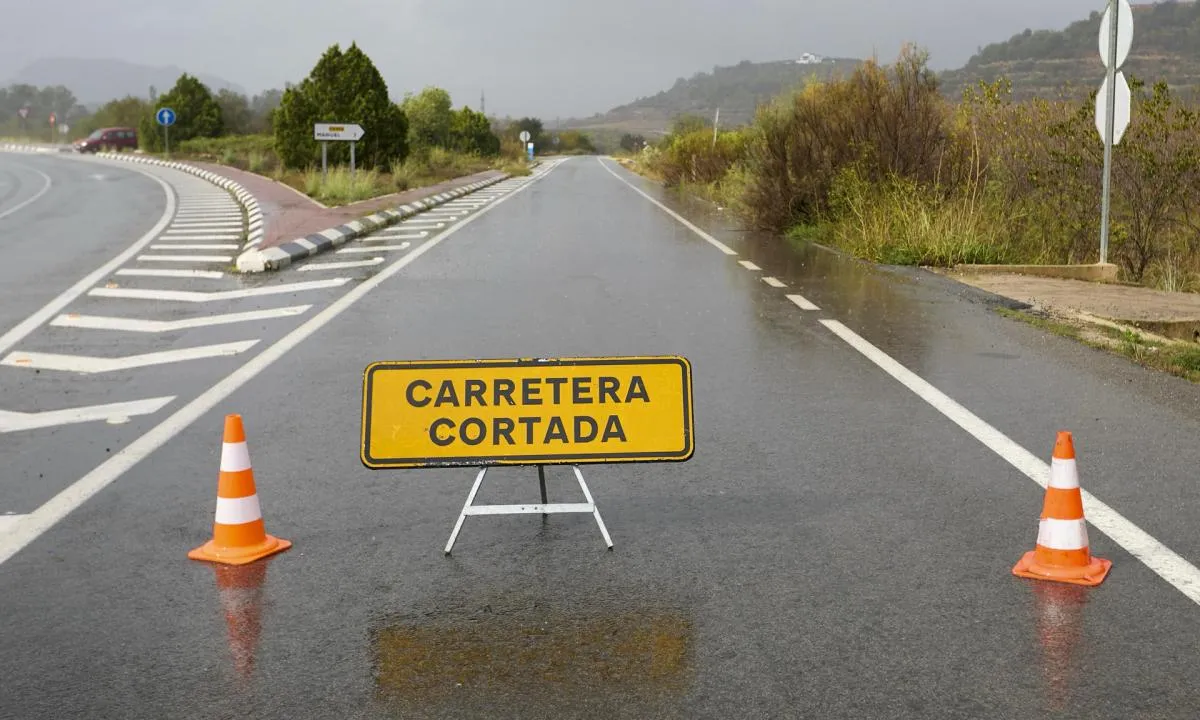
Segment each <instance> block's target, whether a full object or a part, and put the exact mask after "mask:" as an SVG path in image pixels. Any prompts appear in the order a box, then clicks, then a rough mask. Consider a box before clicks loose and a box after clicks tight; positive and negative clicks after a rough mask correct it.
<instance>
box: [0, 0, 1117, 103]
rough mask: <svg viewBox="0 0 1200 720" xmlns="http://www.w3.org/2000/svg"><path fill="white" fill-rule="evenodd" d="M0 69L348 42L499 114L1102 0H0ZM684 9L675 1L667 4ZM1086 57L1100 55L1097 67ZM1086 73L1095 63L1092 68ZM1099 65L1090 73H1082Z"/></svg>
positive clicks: (1005, 29)
mask: <svg viewBox="0 0 1200 720" xmlns="http://www.w3.org/2000/svg"><path fill="white" fill-rule="evenodd" d="M0 5H3V6H4V9H3V12H0V17H3V18H4V22H3V24H2V25H0V80H2V79H5V78H7V77H9V76H10V75H13V74H15V72H16V70H17V69H18V68H19V67H21V66H22V65H24V64H26V63H28V62H30V61H32V60H34V59H37V58H41V57H63V56H66V57H82V58H118V59H122V60H128V61H131V62H136V63H142V64H149V65H168V64H174V65H178V66H179V67H182V68H184V69H185V70H189V71H192V72H204V73H211V74H213V75H217V76H219V77H222V78H225V79H226V80H228V81H230V82H233V83H236V84H238V85H241V86H243V87H245V88H246V89H247V90H250V91H251V92H254V91H258V90H262V89H264V88H268V87H280V86H282V85H283V83H284V82H285V81H296V80H299V79H300V78H302V77H303V76H304V75H306V74H307V73H308V71H309V69H310V68H311V67H312V65H313V63H314V62H315V61H316V59H317V57H318V56H319V55H320V53H321V52H322V51H323V50H324V49H325V48H326V47H328V46H329V45H331V44H333V43H340V44H342V45H343V46H345V45H348V44H349V43H350V42H351V41H357V42H358V44H359V46H360V47H362V48H363V49H364V50H365V51H366V52H367V54H368V55H370V56H371V58H372V59H373V60H374V61H375V64H376V65H377V66H378V67H379V69H380V71H381V72H382V73H383V76H384V78H385V79H386V80H387V83H388V87H389V88H390V89H391V91H392V94H393V95H394V96H395V97H397V98H399V97H401V96H402V95H403V93H404V92H405V91H406V90H416V89H420V88H421V87H422V86H424V85H428V84H432V85H439V86H441V87H444V88H446V89H448V90H450V92H451V94H452V95H453V97H454V101H455V104H456V105H461V104H470V105H471V106H473V107H477V106H478V103H479V92H480V90H481V89H483V90H486V92H487V109H488V111H489V112H494V113H498V114H501V115H503V114H512V115H525V114H534V115H540V116H542V117H543V118H546V119H553V118H554V117H556V116H562V117H564V118H565V117H568V116H586V115H590V114H592V113H594V112H602V111H605V110H608V109H609V108H611V107H612V106H614V105H619V104H622V103H625V102H628V101H630V100H633V99H634V98H636V97H638V96H642V95H650V94H653V93H655V92H658V91H659V90H662V89H665V88H667V87H669V86H670V85H671V84H672V83H673V82H674V81H675V78H677V77H680V76H690V75H692V74H693V73H695V72H697V71H701V70H711V69H712V66H713V65H730V64H734V63H737V62H739V61H740V60H743V59H748V60H754V61H765V60H779V59H786V58H793V57H796V56H798V55H799V54H800V53H803V52H813V53H817V54H821V55H835V56H839V57H865V56H869V55H871V54H872V53H877V54H878V55H879V57H880V58H883V59H890V58H891V57H893V56H894V55H895V54H896V52H897V51H898V49H899V48H900V46H901V44H902V43H903V42H905V41H912V42H916V43H919V44H921V45H923V46H925V47H927V48H928V49H929V50H930V52H931V53H932V56H933V63H934V65H935V67H939V68H944V67H954V66H958V65H961V64H962V63H963V62H964V61H966V59H967V58H968V57H970V55H971V54H972V53H974V52H975V50H976V49H977V48H978V47H980V46H983V45H986V44H987V43H989V42H994V41H999V40H1005V39H1007V38H1008V37H1009V36H1011V35H1012V34H1014V33H1017V32H1020V31H1021V30H1023V29H1025V28H1026V27H1033V28H1056V29H1057V28H1061V27H1064V26H1066V25H1067V24H1068V23H1070V22H1072V21H1074V20H1078V19H1082V18H1084V17H1086V16H1087V15H1088V13H1089V12H1091V11H1092V10H1097V9H1102V8H1103V6H1104V0H1050V1H1048V0H1007V2H995V1H993V0H681V2H679V3H675V2H666V1H660V0H605V1H601V2H597V1H595V0H592V1H589V2H579V1H578V0H507V1H505V0H338V1H337V2H317V1H316V0H113V1H112V2H104V3H97V2H95V0H52V1H51V2H49V3H36V2H24V1H22V0H0ZM680 5H686V7H688V10H687V11H686V12H682V11H680V10H678V9H677V8H678V7H679V6H680ZM1097 67H1098V68H1100V66H1099V65H1097ZM1099 72H1100V70H1099V69H1098V70H1097V73H1099ZM1097 76H1099V75H1097Z"/></svg>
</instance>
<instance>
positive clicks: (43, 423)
mask: <svg viewBox="0 0 1200 720" xmlns="http://www.w3.org/2000/svg"><path fill="white" fill-rule="evenodd" d="M174 399H175V396H174V395H172V396H170V397H159V398H150V399H149V400H135V401H133V402H121V403H112V404H109V405H91V406H88V407H79V408H68V409H66V410H50V411H48V412H36V413H24V412H14V411H11V410H0V433H10V432H18V431H20V430H36V429H38V428H47V427H55V426H58V425H74V424H76V423H85V422H94V421H96V420H108V419H110V418H130V417H136V416H138V415H150V414H151V413H156V412H158V411H159V410H161V409H163V408H164V407H165V406H166V405H167V403H169V402H171V401H172V400H174ZM0 519H3V518H0ZM2 529H3V528H2V527H0V530H2Z"/></svg>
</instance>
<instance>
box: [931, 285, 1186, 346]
mask: <svg viewBox="0 0 1200 720" xmlns="http://www.w3.org/2000/svg"><path fill="white" fill-rule="evenodd" d="M945 274H948V275H949V276H950V277H953V278H954V279H955V280H958V281H959V282H963V283H966V284H967V285H972V286H974V287H977V288H980V289H981V290H986V291H988V292H990V293H995V294H996V295H1001V296H1003V297H1007V298H1011V299H1013V300H1017V301H1019V302H1023V303H1027V304H1029V305H1032V306H1034V307H1035V308H1042V309H1045V310H1050V311H1055V312H1082V313H1087V314H1089V315H1095V316H1097V317H1102V318H1107V319H1110V320H1115V321H1119V322H1126V323H1134V322H1137V323H1193V322H1195V323H1200V294H1196V293H1175V292H1163V291H1161V290H1151V289H1149V288H1144V287H1139V286H1133V285H1112V284H1100V283H1088V282H1082V281H1080V280H1060V279H1057V278H1044V277H1033V276H1029V275H965V274H959V273H945ZM1147 329H1148V328H1147ZM1189 339H1190V338H1189Z"/></svg>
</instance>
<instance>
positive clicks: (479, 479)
mask: <svg viewBox="0 0 1200 720" xmlns="http://www.w3.org/2000/svg"><path fill="white" fill-rule="evenodd" d="M484 475H487V468H480V469H479V474H478V475H476V476H475V484H474V485H472V486H471V494H470V495H467V502H466V504H464V505H463V509H462V512H461V513H459V514H458V522H456V523H454V532H452V533H450V541H449V542H448V543H446V554H447V555H449V554H450V550H451V549H452V548H453V547H454V541H455V540H457V539H458V532H459V531H460V530H462V526H463V521H464V520H466V519H467V512H468V511H469V510H470V509H471V503H473V502H475V496H476V495H477V494H479V486H480V485H482V484H483V476H484Z"/></svg>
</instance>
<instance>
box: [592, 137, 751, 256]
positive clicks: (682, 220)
mask: <svg viewBox="0 0 1200 720" xmlns="http://www.w3.org/2000/svg"><path fill="white" fill-rule="evenodd" d="M596 162H598V163H600V167H602V168H604V169H605V170H607V171H608V174H609V175H612V176H613V177H615V178H616V179H618V180H620V181H621V182H623V183H625V184H626V185H628V186H629V188H630V189H632V190H633V191H634V192H635V193H637V194H638V195H641V196H642V197H644V198H646V199H647V200H649V201H650V202H652V203H654V204H655V205H657V206H658V209H659V210H662V211H663V212H665V213H666V214H668V215H670V216H671V217H673V218H675V220H677V221H678V222H679V223H680V224H681V225H683V226H684V227H685V228H687V229H688V230H691V231H692V232H694V233H696V234H697V235H699V236H700V237H701V238H703V239H704V240H705V241H706V242H708V244H709V245H712V246H713V247H715V248H716V249H718V250H720V251H721V252H723V253H725V254H726V255H737V253H736V252H734V251H733V248H731V247H729V246H728V245H726V244H725V243H723V242H721V241H720V240H718V239H716V238H715V237H713V236H712V235H709V234H708V233H706V232H704V231H703V230H701V229H700V228H698V227H696V226H695V225H693V224H692V223H690V222H688V219H687V218H685V217H684V216H682V215H680V214H679V213H677V212H675V211H674V210H672V209H671V208H669V207H667V206H666V205H663V204H662V203H660V202H659V201H657V200H655V199H654V198H652V197H650V195H649V194H647V193H646V192H644V191H643V190H642V189H641V188H639V187H638V186H637V185H634V184H633V183H631V182H629V181H628V180H626V179H625V178H623V177H621V176H620V175H618V174H617V173H616V171H614V170H613V169H612V168H610V167H609V166H608V163H606V162H604V161H603V160H601V159H600V158H596Z"/></svg>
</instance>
